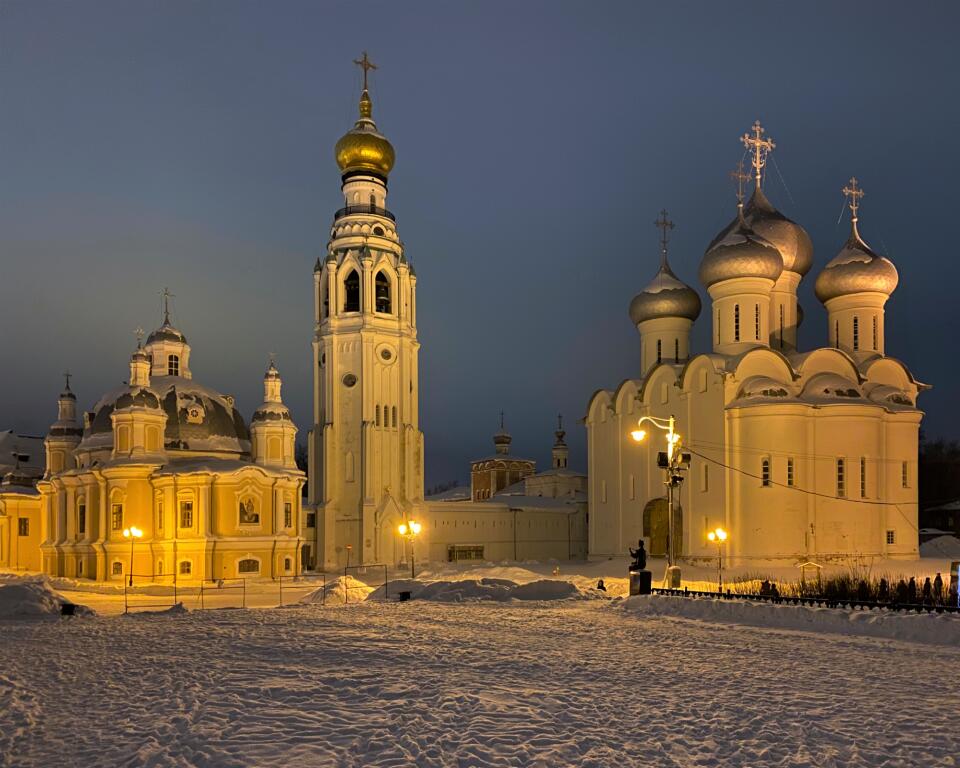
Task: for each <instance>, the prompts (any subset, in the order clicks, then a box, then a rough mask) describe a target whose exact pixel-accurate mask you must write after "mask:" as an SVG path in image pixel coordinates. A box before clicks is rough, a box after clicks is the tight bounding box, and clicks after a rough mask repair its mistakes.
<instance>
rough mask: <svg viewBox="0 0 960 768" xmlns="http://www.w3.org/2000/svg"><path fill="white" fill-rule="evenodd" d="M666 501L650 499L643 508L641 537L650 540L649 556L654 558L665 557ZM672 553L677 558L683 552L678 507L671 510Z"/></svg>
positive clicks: (667, 521)
mask: <svg viewBox="0 0 960 768" xmlns="http://www.w3.org/2000/svg"><path fill="white" fill-rule="evenodd" d="M669 525H670V522H669V516H668V514H667V500H666V499H665V498H663V497H662V496H661V497H660V498H659V499H650V501H648V502H647V503H646V506H644V508H643V535H644V536H646V537H647V538H648V539H649V540H650V554H651V555H653V556H655V557H666V556H667V534H668V529H669ZM673 535H674V542H673V552H674V557H679V556H680V554H681V553H682V552H683V509H682V508H681V507H680V506H679V505H678V506H677V507H676V508H675V509H674V510H673Z"/></svg>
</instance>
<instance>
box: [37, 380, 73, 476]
mask: <svg viewBox="0 0 960 768" xmlns="http://www.w3.org/2000/svg"><path fill="white" fill-rule="evenodd" d="M63 377H64V380H65V381H66V384H65V385H64V388H63V392H61V393H60V399H59V400H58V401H57V420H56V421H55V422H53V424H51V425H50V430H49V431H48V432H47V436H46V438H44V441H43V445H44V448H45V449H46V454H47V469H46V473H45V475H44V477H50V476H51V475H55V474H58V473H60V472H63V471H64V470H66V469H72V468H73V466H74V453H73V452H74V450H75V449H76V447H77V445H79V444H80V439H81V437H82V436H83V428H82V427H81V426H80V424H79V423H78V422H77V396H76V395H75V394H73V392H72V391H70V372H69V371H68V372H67V373H65V374H64V375H63Z"/></svg>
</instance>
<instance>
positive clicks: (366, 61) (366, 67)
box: [353, 51, 377, 90]
mask: <svg viewBox="0 0 960 768" xmlns="http://www.w3.org/2000/svg"><path fill="white" fill-rule="evenodd" d="M353 63H354V64H356V65H357V66H358V67H360V69H362V70H363V90H367V73H368V72H369V71H370V70H371V69H376V68H377V65H376V64H374V63H373V62H372V61H370V58H369V57H368V56H367V52H366V51H364V52H363V58H362V59H354V60H353Z"/></svg>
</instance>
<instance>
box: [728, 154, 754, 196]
mask: <svg viewBox="0 0 960 768" xmlns="http://www.w3.org/2000/svg"><path fill="white" fill-rule="evenodd" d="M730 178H731V179H733V180H734V181H735V182H737V205H738V206H739V207H741V208H742V207H743V184H744V182H746V181H750V174H749V173H744V171H743V158H740V162H739V163H737V170H735V171H730Z"/></svg>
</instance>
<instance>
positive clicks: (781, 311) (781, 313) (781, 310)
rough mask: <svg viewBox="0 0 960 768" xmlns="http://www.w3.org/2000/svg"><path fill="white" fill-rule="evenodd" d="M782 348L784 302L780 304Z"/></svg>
mask: <svg viewBox="0 0 960 768" xmlns="http://www.w3.org/2000/svg"><path fill="white" fill-rule="evenodd" d="M780 349H783V304H781V305H780Z"/></svg>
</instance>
